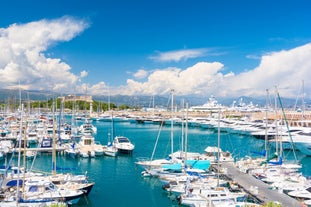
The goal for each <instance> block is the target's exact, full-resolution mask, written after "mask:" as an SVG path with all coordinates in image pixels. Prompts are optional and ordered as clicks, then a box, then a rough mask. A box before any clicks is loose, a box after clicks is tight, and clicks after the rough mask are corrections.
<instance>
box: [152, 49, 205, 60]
mask: <svg viewBox="0 0 311 207" xmlns="http://www.w3.org/2000/svg"><path fill="white" fill-rule="evenodd" d="M206 52H207V49H186V50H176V51H170V52H159V53H158V54H157V55H156V56H151V57H150V59H152V60H155V61H159V62H170V61H175V62H179V61H181V60H187V59H190V58H197V57H202V56H204V55H205V53H206Z"/></svg>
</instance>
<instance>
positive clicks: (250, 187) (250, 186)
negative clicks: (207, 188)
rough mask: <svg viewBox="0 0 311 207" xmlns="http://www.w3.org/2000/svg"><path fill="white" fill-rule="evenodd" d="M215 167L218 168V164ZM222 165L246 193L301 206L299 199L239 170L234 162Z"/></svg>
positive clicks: (284, 206) (284, 205)
mask: <svg viewBox="0 0 311 207" xmlns="http://www.w3.org/2000/svg"><path fill="white" fill-rule="evenodd" d="M213 167H214V168H215V169H217V165H216V166H213ZM221 167H222V168H226V169H227V172H228V173H227V174H225V176H226V177H227V178H228V179H230V180H232V181H234V182H236V183H237V184H238V185H239V186H240V187H241V188H243V189H244V190H245V192H246V193H248V194H249V195H250V196H252V197H254V198H255V199H256V200H258V201H259V202H261V203H268V202H279V203H281V204H282V207H294V206H301V203H300V202H299V201H298V200H296V199H294V198H292V197H290V196H288V195H286V194H284V193H282V192H279V191H277V190H272V189H271V186H269V185H268V184H266V183H264V182H262V181H260V180H258V179H256V178H254V177H253V176H251V175H249V174H245V173H243V172H241V171H239V169H238V168H236V167H235V166H234V164H233V163H229V162H223V163H221ZM254 189H256V190H254Z"/></svg>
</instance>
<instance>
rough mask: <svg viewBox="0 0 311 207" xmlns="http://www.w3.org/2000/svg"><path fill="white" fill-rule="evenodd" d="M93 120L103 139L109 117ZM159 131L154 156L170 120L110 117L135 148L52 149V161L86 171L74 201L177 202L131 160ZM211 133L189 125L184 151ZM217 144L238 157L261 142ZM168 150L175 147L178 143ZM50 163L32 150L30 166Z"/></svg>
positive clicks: (164, 148) (211, 141) (211, 140)
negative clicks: (82, 152)
mask: <svg viewBox="0 0 311 207" xmlns="http://www.w3.org/2000/svg"><path fill="white" fill-rule="evenodd" d="M93 123H94V125H95V126H97V130H98V131H97V134H96V135H95V140H96V141H100V142H101V143H102V144H106V143H107V141H108V132H109V131H110V128H111V125H110V123H109V122H93ZM181 131H182V130H181V127H179V126H175V127H174V142H175V144H176V146H178V145H179V144H180V139H181V136H182V132H181ZM159 132H160V136H159V143H158V147H157V151H156V153H155V158H163V157H165V156H167V155H168V154H169V153H170V139H169V138H170V133H171V128H170V126H164V127H163V128H162V129H161V130H159V125H153V124H145V125H143V124H132V123H129V122H116V123H115V135H123V136H126V137H128V138H130V140H131V141H132V142H133V143H134V144H135V150H134V152H133V154H132V155H131V156H128V155H122V156H118V157H115V158H113V157H105V156H104V157H97V158H92V159H88V158H79V159H72V158H69V157H66V156H61V155H58V157H57V165H58V166H59V167H70V168H78V171H79V172H82V173H84V172H85V171H87V174H88V175H89V177H90V180H92V181H95V183H96V184H95V186H94V188H93V189H92V191H91V193H90V194H89V196H88V197H85V198H83V199H81V200H80V201H79V203H78V204H77V205H74V206H76V207H78V206H79V207H80V206H111V207H112V206H113V207H125V206H154V207H158V206H159V207H160V206H161V207H166V206H178V203H177V201H176V200H174V198H171V197H170V196H169V195H168V194H167V193H166V192H164V191H163V190H162V188H161V183H159V181H158V180H156V179H152V178H144V177H142V176H141V174H140V173H141V171H142V169H141V168H140V167H139V166H136V165H135V161H137V158H139V157H150V156H151V154H152V150H153V148H154V144H155V140H156V138H157V136H158V134H159ZM217 137H218V136H217V132H215V131H213V130H206V129H205V130H203V129H200V128H189V129H188V140H189V141H188V143H189V146H188V151H194V152H201V153H203V152H204V149H205V148H206V147H207V146H209V145H212V146H217ZM220 145H221V148H222V149H223V150H228V151H230V152H232V153H233V156H234V157H236V158H240V157H243V156H245V155H251V151H252V150H259V149H262V148H263V146H264V142H263V140H258V139H255V138H252V137H248V136H239V135H235V134H221V143H220ZM174 150H175V151H176V150H178V148H175V149H174ZM286 155H287V157H288V158H292V157H293V155H292V153H290V152H286ZM297 156H298V158H299V159H300V161H301V162H302V164H303V169H302V172H303V174H304V175H305V176H309V175H311V168H310V167H308V165H309V164H310V163H311V158H310V157H305V156H303V155H302V154H301V153H299V152H297ZM30 164H31V161H28V166H30ZM51 166H52V164H51V155H49V154H46V153H45V154H41V155H40V156H38V157H37V159H36V161H35V163H34V168H35V169H41V170H50V169H51Z"/></svg>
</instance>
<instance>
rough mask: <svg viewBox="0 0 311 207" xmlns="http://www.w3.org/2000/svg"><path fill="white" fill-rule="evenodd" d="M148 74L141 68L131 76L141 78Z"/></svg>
mask: <svg viewBox="0 0 311 207" xmlns="http://www.w3.org/2000/svg"><path fill="white" fill-rule="evenodd" d="M147 75H148V72H147V71H146V70H143V69H139V70H138V71H137V72H136V73H134V74H133V76H134V77H135V78H136V79H143V78H146V77H147Z"/></svg>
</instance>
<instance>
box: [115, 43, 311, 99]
mask: <svg viewBox="0 0 311 207" xmlns="http://www.w3.org/2000/svg"><path fill="white" fill-rule="evenodd" d="M223 67H224V66H223V64H222V63H219V62H213V63H207V62H199V63H197V64H195V65H193V66H192V67H189V68H186V69H180V68H166V69H163V70H155V71H154V72H152V73H150V75H149V77H148V80H147V81H145V82H139V81H135V80H132V79H128V80H127V86H124V87H122V91H119V93H121V94H149V95H154V94H165V93H166V94H167V93H169V92H170V90H171V89H175V91H176V93H177V94H179V95H189V94H198V95H203V96H209V95H211V94H214V95H216V96H217V97H223V96H227V97H228V96H229V97H238V96H242V95H246V96H261V97H262V96H265V93H266V89H269V90H270V91H272V92H271V93H273V90H274V87H275V86H277V88H278V91H279V92H280V94H281V96H283V97H297V96H298V95H299V94H298V93H299V91H300V88H301V81H302V80H303V79H305V83H306V84H305V91H311V84H310V83H308V81H309V80H308V79H307V78H308V77H309V76H310V68H311V43H310V44H306V45H303V46H301V47H297V48H294V49H291V50H287V51H285V50H284V51H279V52H273V53H270V54H265V55H264V56H263V57H261V62H260V64H259V66H258V67H256V68H254V69H253V70H249V71H247V72H243V73H240V74H234V73H233V72H229V73H227V74H224V73H223V72H222V70H223Z"/></svg>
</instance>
